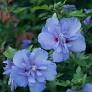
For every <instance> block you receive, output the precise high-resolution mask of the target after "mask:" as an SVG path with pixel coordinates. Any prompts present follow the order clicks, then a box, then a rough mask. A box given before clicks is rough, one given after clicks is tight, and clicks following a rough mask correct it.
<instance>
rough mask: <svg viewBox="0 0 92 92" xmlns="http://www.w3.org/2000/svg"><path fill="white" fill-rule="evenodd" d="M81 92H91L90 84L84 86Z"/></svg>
mask: <svg viewBox="0 0 92 92" xmlns="http://www.w3.org/2000/svg"><path fill="white" fill-rule="evenodd" d="M83 91H84V92H92V84H90V83H87V84H85V85H84V87H83Z"/></svg>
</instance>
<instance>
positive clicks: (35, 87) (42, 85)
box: [29, 82, 46, 92]
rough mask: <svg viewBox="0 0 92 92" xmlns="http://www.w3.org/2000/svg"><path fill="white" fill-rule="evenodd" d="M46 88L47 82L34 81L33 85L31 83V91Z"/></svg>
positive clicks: (40, 91) (35, 91) (40, 90)
mask: <svg viewBox="0 0 92 92" xmlns="http://www.w3.org/2000/svg"><path fill="white" fill-rule="evenodd" d="M45 88H46V86H45V83H38V82H37V83H34V84H33V85H32V84H31V85H30V84H29V89H30V92H42V91H43V90H44V89H45Z"/></svg>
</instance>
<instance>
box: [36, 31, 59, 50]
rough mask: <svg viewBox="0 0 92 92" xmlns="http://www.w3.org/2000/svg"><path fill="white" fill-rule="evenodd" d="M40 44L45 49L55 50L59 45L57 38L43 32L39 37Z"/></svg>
mask: <svg viewBox="0 0 92 92" xmlns="http://www.w3.org/2000/svg"><path fill="white" fill-rule="evenodd" d="M38 42H39V43H40V44H41V46H42V48H44V49H47V50H49V49H54V48H55V47H56V45H57V42H56V41H55V38H54V36H53V35H52V34H50V33H47V32H42V33H40V34H39V36H38Z"/></svg>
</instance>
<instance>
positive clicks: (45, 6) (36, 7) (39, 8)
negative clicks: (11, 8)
mask: <svg viewBox="0 0 92 92" xmlns="http://www.w3.org/2000/svg"><path fill="white" fill-rule="evenodd" d="M37 10H49V7H48V6H47V5H42V6H35V7H33V8H31V11H32V12H35V11H37Z"/></svg>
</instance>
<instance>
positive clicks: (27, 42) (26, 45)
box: [22, 39, 31, 48]
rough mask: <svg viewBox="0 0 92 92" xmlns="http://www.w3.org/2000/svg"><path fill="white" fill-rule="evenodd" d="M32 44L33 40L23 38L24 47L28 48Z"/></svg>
mask: <svg viewBox="0 0 92 92" xmlns="http://www.w3.org/2000/svg"><path fill="white" fill-rule="evenodd" d="M30 44H31V40H28V39H25V40H22V48H27V47H28V46H29V45H30Z"/></svg>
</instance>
